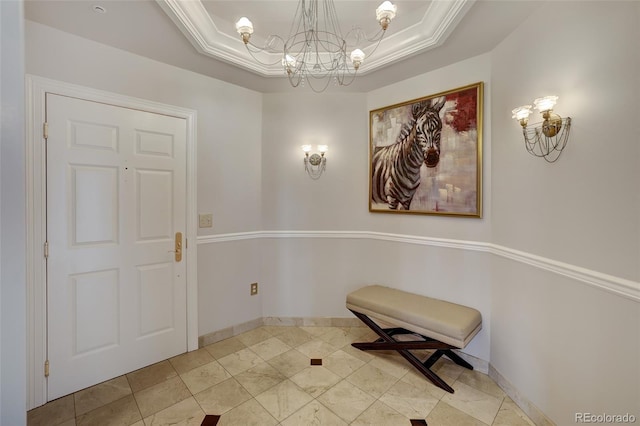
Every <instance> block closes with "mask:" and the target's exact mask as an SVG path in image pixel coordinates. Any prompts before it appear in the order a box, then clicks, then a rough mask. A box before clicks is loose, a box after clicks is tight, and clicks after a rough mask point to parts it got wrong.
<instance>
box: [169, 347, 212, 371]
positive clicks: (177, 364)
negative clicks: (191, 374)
mask: <svg viewBox="0 0 640 426" xmlns="http://www.w3.org/2000/svg"><path fill="white" fill-rule="evenodd" d="M211 361H213V356H211V354H210V353H209V352H207V350H206V349H204V348H202V349H198V350H197V351H192V352H187V353H184V354H182V355H178V356H175V357H173V358H170V359H169V362H170V363H171V365H172V366H173V368H174V369H175V370H176V372H177V373H178V374H183V373H186V372H187V371H189V370H193V369H194V368H196V367H200V366H201V365H205V364H208V363H210V362H211Z"/></svg>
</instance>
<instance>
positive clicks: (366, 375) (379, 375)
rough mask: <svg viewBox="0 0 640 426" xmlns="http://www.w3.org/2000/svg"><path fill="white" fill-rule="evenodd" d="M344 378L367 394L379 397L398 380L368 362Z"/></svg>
mask: <svg viewBox="0 0 640 426" xmlns="http://www.w3.org/2000/svg"><path fill="white" fill-rule="evenodd" d="M346 380H347V381H348V382H349V383H351V384H353V385H355V386H357V387H358V388H360V389H361V390H363V391H365V392H366V393H368V394H369V395H371V396H373V397H375V398H380V397H381V396H382V394H384V393H385V392H386V391H387V390H389V388H390V387H391V386H393V385H394V384H395V383H396V382H397V381H398V378H397V377H394V376H392V375H391V374H389V373H386V372H384V371H382V370H380V369H379V368H376V367H373V366H371V365H370V364H366V365H364V366H362V367H361V368H359V369H358V370H357V371H356V372H355V373H353V374H351V375H350V376H348V377H347V379H346Z"/></svg>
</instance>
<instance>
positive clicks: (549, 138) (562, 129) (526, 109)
mask: <svg viewBox="0 0 640 426" xmlns="http://www.w3.org/2000/svg"><path fill="white" fill-rule="evenodd" d="M557 100H558V97H557V96H545V97H543V98H538V99H536V100H535V101H533V103H534V105H535V109H537V110H538V111H540V113H541V114H542V118H543V119H544V121H543V122H542V123H536V124H534V125H533V126H532V127H527V123H528V122H529V115H530V114H531V105H523V106H521V107H518V108H515V109H514V110H513V111H511V112H512V113H513V116H512V117H513V118H515V119H516V120H518V121H519V122H520V125H521V126H522V134H523V135H524V146H525V148H527V151H529V154H531V155H535V156H536V157H543V158H544V159H545V160H546V161H548V162H549V163H554V162H555V161H556V160H557V159H558V158H559V157H560V154H561V153H562V150H563V149H564V147H565V145H566V144H567V139H568V138H569V130H570V128H571V118H570V117H567V118H562V117H560V116H559V115H558V114H555V113H554V112H553V107H554V106H555V104H556V101H557Z"/></svg>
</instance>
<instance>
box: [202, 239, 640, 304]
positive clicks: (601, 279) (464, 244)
mask: <svg viewBox="0 0 640 426" xmlns="http://www.w3.org/2000/svg"><path fill="white" fill-rule="evenodd" d="M264 238H278V239H280V238H285V239H286V238H334V239H366V240H379V241H391V242H400V243H406V244H417V245H422V246H431V247H444V248H453V249H458V250H467V251H479V252H486V253H491V254H494V255H496V256H500V257H502V258H505V259H510V260H513V261H516V262H520V263H523V264H525V265H529V266H533V267H536V268H538V269H542V270H545V271H547V272H552V273H554V274H558V275H562V276H564V277H568V278H571V279H574V280H576V281H579V282H582V283H584V284H587V285H589V286H592V287H596V288H599V289H601V290H605V291H608V292H609V293H613V294H616V295H618V296H622V297H625V298H627V299H631V300H633V301H636V302H640V282H637V281H632V280H628V279H625V278H620V277H616V276H613V275H608V274H603V273H601V272H598V271H593V270H591V269H587V268H583V267H580V266H576V265H571V264H569V263H564V262H559V261H557V260H554V259H549V258H546V257H542V256H538V255H536V254H532V253H527V252H523V251H520V250H515V249H512V248H509V247H504V246H501V245H498V244H492V243H485V242H481V241H465V240H455V239H448V238H432V237H421V236H415V235H403V234H391V233H383V232H367V231H253V232H239V233H229V234H219V235H203V236H199V237H198V239H197V241H198V244H213V243H222V242H228V241H241V240H250V239H264Z"/></svg>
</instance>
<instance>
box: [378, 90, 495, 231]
mask: <svg viewBox="0 0 640 426" xmlns="http://www.w3.org/2000/svg"><path fill="white" fill-rule="evenodd" d="M483 89H484V84H483V82H478V83H474V84H470V85H468V86H464V87H459V88H457V89H452V90H448V91H446V92H440V93H436V94H434V95H429V96H425V97H422V98H418V99H414V100H411V101H406V102H402V103H399V104H395V105H391V106H387V107H384V108H379V109H376V110H372V111H370V112H369V211H370V212H373V213H408V214H430V215H445V216H464V217H475V218H481V217H482V124H483Z"/></svg>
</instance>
